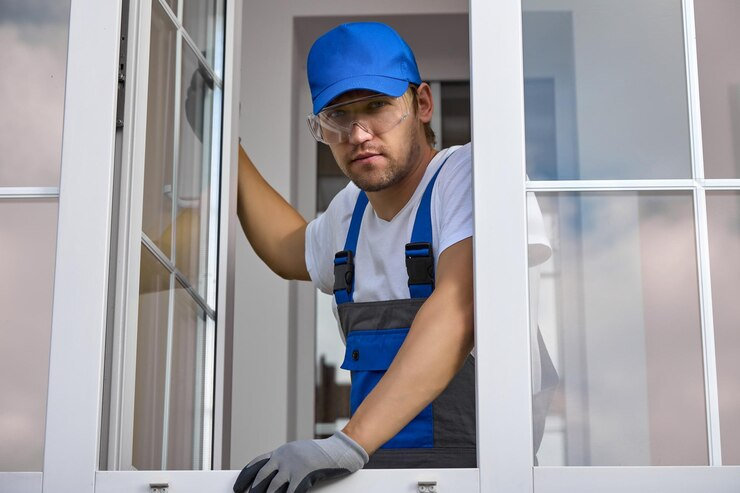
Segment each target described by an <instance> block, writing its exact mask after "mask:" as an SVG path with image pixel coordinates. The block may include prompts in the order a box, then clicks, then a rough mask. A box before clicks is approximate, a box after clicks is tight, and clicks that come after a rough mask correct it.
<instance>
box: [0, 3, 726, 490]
mask: <svg viewBox="0 0 740 493" xmlns="http://www.w3.org/2000/svg"><path fill="white" fill-rule="evenodd" d="M133 3H135V2H133V1H132V4H133ZM684 8H685V11H686V12H689V11H691V12H693V4H692V0H685V1H684ZM241 9H242V4H241V2H239V1H229V2H227V16H226V19H227V26H226V74H225V76H224V81H225V82H226V87H225V94H224V103H225V105H224V130H223V141H224V142H226V143H227V145H228V146H229V147H228V152H224V153H223V170H224V173H223V174H222V183H223V185H224V186H222V203H228V204H232V205H231V206H230V207H225V208H222V212H221V214H222V215H221V220H222V225H224V227H223V228H222V240H224V241H222V242H221V245H220V249H221V250H220V255H221V259H222V263H221V265H219V274H220V275H219V283H220V285H219V289H220V290H222V289H224V288H225V287H227V286H229V285H231V286H233V279H229V276H230V275H232V273H233V269H232V270H229V269H228V267H229V264H228V261H226V262H225V261H223V259H225V258H226V259H233V237H234V220H233V218H234V210H233V203H234V200H233V198H234V195H235V186H236V180H235V177H236V174H235V173H236V166H235V164H236V162H237V156H236V148H237V130H238V110H237V108H238V100H239V97H238V87H239V83H238V81H239V79H238V78H239V65H240V45H241V31H240V29H241V24H240V23H241ZM120 14H121V0H117V1H108V2H101V1H99V0H72V3H71V12H70V31H69V54H68V62H67V64H68V65H67V66H68V68H67V84H66V95H65V116H64V138H63V151H62V174H61V183H60V204H59V229H58V240H57V265H56V277H55V291H54V292H55V298H54V308H53V323H52V340H51V357H50V372H49V375H50V376H49V397H48V406H47V421H46V441H45V451H44V472H43V486H42V488H43V491H44V492H45V493H52V492H60V493H62V492H64V493H66V492H69V491H75V492H83V493H92V492H93V491H96V490H97V491H101V492H114V491H116V492H117V491H121V492H123V491H127V492H128V491H146V488H148V485H149V484H150V483H158V482H165V483H168V484H169V485H170V486H171V488H172V490H173V491H177V492H180V493H182V492H191V491H192V492H196V491H205V490H206V489H207V490H208V491H229V490H230V488H231V485H232V483H233V480H234V478H235V476H236V473H237V471H99V470H98V458H99V450H98V447H99V435H100V424H101V412H100V408H101V400H102V383H103V359H104V336H105V325H106V310H107V288H108V267H109V266H108V263H109V246H110V245H109V243H110V230H111V213H110V209H111V207H110V205H111V200H112V180H113V162H114V124H113V122H114V118H115V101H116V84H115V81H116V76H117V60H118V45H119V29H120ZM521 14H522V13H521V2H520V0H499V1H496V2H490V1H489V0H470V25H471V30H470V40H471V66H472V73H471V99H472V103H471V104H472V120H473V126H472V133H473V141H474V142H479V143H481V144H480V145H478V146H476V145H475V144H474V146H473V159H474V164H475V163H480V164H478V165H475V166H474V176H475V184H474V195H475V197H474V200H475V210H476V211H478V213H477V214H476V216H475V230H476V238H475V244H474V245H475V252H476V256H475V272H476V284H475V290H476V292H475V296H476V300H477V303H476V307H477V312H476V345H477V351H478V368H477V376H478V459H479V468H478V469H459V470H445V469H441V470H423V469H422V470H396V471H360V472H359V473H357V474H355V475H353V476H351V477H349V478H347V479H345V480H343V481H340V482H336V483H333V484H331V485H328V486H322V487H321V488H316V491H325V492H330V493H331V492H340V491H377V492H389V491H411V490H410V487H412V486H413V485H414V484H415V482H416V481H419V480H437V481H438V491H440V492H450V491H454V492H477V491H485V492H517V493H519V492H534V491H537V492H538V493H540V492H555V491H576V492H578V491H584V492H585V491H589V492H591V491H594V486H595V485H598V489H599V491H601V492H617V491H620V492H623V491H645V490H648V489H649V490H652V491H676V490H681V491H687V490H690V491H709V492H723V491H737V490H738V488H740V468H738V467H726V466H725V467H718V466H709V467H644V468H635V467H625V468H603V467H589V468H581V467H533V461H532V452H533V450H532V429H531V379H530V349H529V348H530V341H529V337H530V336H529V331H528V330H511V328H512V327H522V328H525V327H528V326H529V324H528V316H529V314H528V306H527V299H528V286H527V282H528V281H527V258H526V203H525V192H526V191H527V190H528V188H527V184H526V182H525V167H524V162H525V161H524V105H523V100H524V98H523V87H524V85H523V62H522V32H521ZM686 18H687V19H690V18H689V16H687V17H686ZM687 24H692V26H688V27H689V31H688V32H689V34H693V23H692V22H691V21H690V20H689V21H687ZM687 39H691V42H690V43H687V46H688V48H689V49H688V53H689V56H688V58H689V60H690V63H689V74H690V76H689V77H690V86H689V87H690V94H691V105H690V107H691V109H692V113H691V115H692V122H693V125H692V127H693V129H694V131H693V132H692V140H693V143H694V145H693V149H694V151H693V152H694V165H695V166H697V165H698V164H697V163H700V162H701V161H700V160H701V146H700V143H701V135H700V132H699V131H698V129H699V128H700V127H699V126H698V124H699V120H698V119H699V115H698V90H697V84H696V82H697V75H696V50H695V46H694V45H693V43H694V41H693V39H694V38H693V37H691V36H689V35H687ZM491 115H496V117H495V118H494V117H491ZM491 149H495V150H496V151H495V152H496V155H495V161H496V162H497V163H506V164H507V165H506V166H493V165H491V161H492V160H491V158H490V150H491ZM697 176H703V175H697ZM580 185H581V184H578V186H579V187H580ZM601 185H606V186H608V184H605V183H601ZM612 185H614V184H612ZM663 185H665V186H671V185H670V184H663ZM548 186H549V185H548ZM691 186H692V187H695V188H694V190H695V197H697V198H698V199H699V200H697V201H696V202H697V204H699V206H698V207H699V208H701V207H703V205H701V204H702V203H703V190H704V188H722V187H724V188H727V187H730V188H736V187H737V186H738V183H737V180H733V181H722V182H721V183H719V182H718V183H710V181H709V180H703V179H697V180H694V183H692V184H691ZM530 189H531V190H536V189H541V187H540V188H538V187H537V184H534V185H533V186H532V187H530ZM482 211H485V214H484V213H482ZM699 212H701V211H699ZM83 218H84V220H83ZM226 225H228V227H225V226H226ZM499 231H506V232H507V234H506V237H507V238H509V239H510V240H509V241H506V242H501V241H498V238H501V236H502V235H500V234H497V232H499ZM701 231H702V230H701V228H700V233H701ZM704 233H706V229H705V228H704ZM223 235H225V236H223ZM701 241H703V242H705V241H706V234H704V238H703V239H702V240H701ZM699 246H700V248H705V247H706V243H702V244H700V245H699ZM485 252H496V253H495V254H488V255H486V254H485ZM701 279H702V293H703V294H704V298H703V302H704V303H706V302H707V299H706V293H707V290H708V284H707V278H706V277H702V278H701ZM230 282H231V284H229V283H230ZM220 292H224V291H220ZM230 292H233V289H232V290H226V293H227V296H221V297H220V298H219V305H218V308H219V310H221V309H222V308H223V309H224V311H223V312H221V313H228V311H227V309H228V308H229V305H233V299H229V298H228V296H229V293H230ZM225 318H227V317H220V321H219V324H222V323H228V322H227V321H226V320H224V319H225ZM221 329H222V326H221V325H219V329H218V330H219V333H224V332H222V331H221ZM704 330H705V332H704V334H705V344H711V330H707V325H706V321H705V324H704ZM224 344H225V341H224V340H223V338H220V339H219V341H218V352H219V354H221V355H223V351H224V349H225V346H224ZM709 364H710V365H711V362H710V363H709ZM227 370H228V369H227ZM225 378H226V377H225V373H224V369H223V368H220V369H218V371H217V382H220V384H221V385H222V387H223V381H224V379H225ZM710 395H711V392H710ZM218 397H219V396H217V402H218ZM501 402H506V405H504V406H502V405H500V403H501ZM227 404H228V403H227ZM710 408H711V404H710ZM218 411H221V412H222V411H223V409H221V410H217V412H218ZM710 421H711V420H710ZM712 426H714V424H713V425H712ZM220 431H221V430H219V429H216V430H215V435H216V436H217V437H219V436H221V433H220ZM220 445H221V444H217V446H220ZM714 447H715V446H714V445H712V450H714ZM715 456H716V452H715V453H713V457H715ZM713 460H714V459H713ZM216 465H217V466H218V464H216ZM38 479H39V475H38V474H32V475H28V474H26V473H9V474H5V475H3V476H0V480H2V484H3V485H8V484H10V485H14V486H17V489H16V491H38V485H39V481H38Z"/></svg>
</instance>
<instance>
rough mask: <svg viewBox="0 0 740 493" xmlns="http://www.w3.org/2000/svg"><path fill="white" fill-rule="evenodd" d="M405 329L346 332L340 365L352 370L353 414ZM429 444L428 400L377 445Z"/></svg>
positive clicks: (431, 422) (431, 435) (393, 353)
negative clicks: (345, 343) (407, 420)
mask: <svg viewBox="0 0 740 493" xmlns="http://www.w3.org/2000/svg"><path fill="white" fill-rule="evenodd" d="M380 303H382V302H380ZM408 331H409V329H408V328H400V329H380V330H353V331H351V332H350V333H349V335H348V336H347V349H346V351H345V355H344V362H343V363H342V368H343V369H345V370H349V371H350V372H351V374H352V388H351V390H350V411H351V413H352V414H353V415H354V413H355V411H356V410H357V408H358V407H359V406H360V404H361V403H362V401H363V399H364V398H365V397H366V396H367V395H368V394H369V393H370V392H372V390H373V389H374V388H375V386H376V385H377V384H378V382H380V379H381V378H383V375H385V372H386V370H388V368H389V367H390V365H391V363H392V362H393V359H394V358H395V357H396V354H397V353H398V350H399V349H400V348H401V345H402V344H403V341H404V340H405V339H406V335H407V334H408ZM431 447H434V415H433V412H432V405H431V404H430V405H428V406H427V407H425V408H424V409H423V410H422V411H421V413H419V415H418V416H416V417H415V418H414V419H413V420H411V422H410V423H409V424H407V425H406V426H405V427H404V428H403V429H402V430H401V431H400V432H399V433H398V434H397V435H396V436H394V437H393V438H392V439H391V440H389V441H388V442H386V443H385V445H383V447H381V448H384V449H392V448H431Z"/></svg>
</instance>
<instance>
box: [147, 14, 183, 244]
mask: <svg viewBox="0 0 740 493" xmlns="http://www.w3.org/2000/svg"><path fill="white" fill-rule="evenodd" d="M175 33H176V29H175V27H174V26H173V25H172V22H171V21H170V19H169V17H167V14H165V12H164V10H163V9H162V7H161V6H160V5H159V2H152V30H151V48H150V51H149V96H148V100H147V106H148V107H147V122H146V158H145V159H146V161H145V165H144V166H145V168H144V209H143V210H144V213H143V217H142V229H143V231H144V234H146V235H147V236H148V237H149V238H150V239H151V240H152V241H153V242H154V244H156V245H157V246H158V247H159V249H160V250H162V252H164V254H165V255H167V256H171V244H172V165H173V152H174V149H175V143H174V142H175V75H176V73H177V72H176V69H175V46H176V45H175Z"/></svg>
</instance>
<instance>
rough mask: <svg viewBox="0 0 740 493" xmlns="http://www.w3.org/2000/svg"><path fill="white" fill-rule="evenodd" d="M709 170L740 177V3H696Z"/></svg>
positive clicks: (719, 175)
mask: <svg viewBox="0 0 740 493" xmlns="http://www.w3.org/2000/svg"><path fill="white" fill-rule="evenodd" d="M694 9H695V17H696V50H697V57H698V62H699V91H700V96H701V116H702V122H701V127H702V139H703V147H704V174H705V176H706V177H707V178H740V59H738V56H737V54H738V51H739V50H740V30H738V28H737V26H738V24H740V2H738V1H737V0H712V1H711V2H695V3H694Z"/></svg>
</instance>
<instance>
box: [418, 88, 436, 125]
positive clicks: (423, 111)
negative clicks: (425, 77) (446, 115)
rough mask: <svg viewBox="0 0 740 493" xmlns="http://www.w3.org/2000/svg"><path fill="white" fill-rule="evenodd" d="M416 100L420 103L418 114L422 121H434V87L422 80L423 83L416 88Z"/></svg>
mask: <svg viewBox="0 0 740 493" xmlns="http://www.w3.org/2000/svg"><path fill="white" fill-rule="evenodd" d="M416 101H417V103H418V108H417V115H418V117H419V120H421V121H422V123H429V122H430V121H432V113H433V112H434V101H433V100H432V88H431V87H429V84H427V83H426V82H422V83H421V85H420V86H419V87H418V88H417V89H416Z"/></svg>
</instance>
